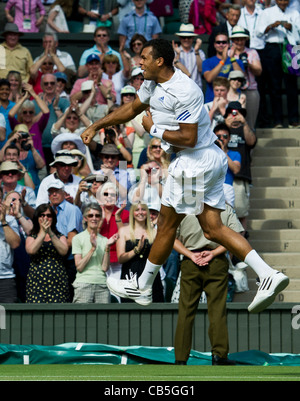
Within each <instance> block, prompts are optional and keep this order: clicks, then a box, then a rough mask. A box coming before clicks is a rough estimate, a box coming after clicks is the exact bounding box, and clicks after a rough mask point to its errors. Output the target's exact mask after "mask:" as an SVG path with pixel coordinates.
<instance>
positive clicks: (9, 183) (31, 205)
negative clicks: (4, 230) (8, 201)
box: [0, 161, 36, 219]
mask: <svg viewBox="0 0 300 401" xmlns="http://www.w3.org/2000/svg"><path fill="white" fill-rule="evenodd" d="M22 176H23V172H22V170H21V169H20V167H19V165H18V164H17V163H15V162H11V161H4V162H2V163H1V165H0V180H2V191H3V195H4V196H5V195H6V194H7V193H8V192H11V191H16V192H18V193H20V194H21V198H22V207H23V211H24V214H25V215H26V216H27V217H29V218H30V219H31V218H32V217H33V214H34V210H35V208H36V196H35V193H34V190H33V189H32V188H29V187H26V186H24V185H20V184H18V181H19V180H20V179H21V177H22Z"/></svg>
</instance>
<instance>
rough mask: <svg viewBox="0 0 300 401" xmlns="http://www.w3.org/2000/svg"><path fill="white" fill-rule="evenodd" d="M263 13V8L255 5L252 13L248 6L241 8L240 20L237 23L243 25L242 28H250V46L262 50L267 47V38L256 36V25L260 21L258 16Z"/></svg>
mask: <svg viewBox="0 0 300 401" xmlns="http://www.w3.org/2000/svg"><path fill="white" fill-rule="evenodd" d="M261 13H262V9H261V8H259V7H257V6H255V9H254V11H253V13H252V14H250V13H249V11H248V10H247V8H246V7H243V8H242V9H241V16H240V19H239V20H238V23H237V25H238V26H241V27H242V28H245V29H248V31H249V32H250V46H249V47H250V48H251V49H256V50H260V49H263V48H264V47H265V40H264V37H261V38H259V37H257V36H256V32H255V31H256V27H257V23H258V17H259V15H260V14H261Z"/></svg>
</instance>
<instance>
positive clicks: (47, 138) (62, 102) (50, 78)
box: [34, 74, 70, 172]
mask: <svg viewBox="0 0 300 401" xmlns="http://www.w3.org/2000/svg"><path fill="white" fill-rule="evenodd" d="M56 85H57V81H56V76H55V75H54V74H44V75H43V76H42V80H41V87H42V89H43V92H42V93H40V94H39V97H40V98H41V99H42V100H43V101H44V102H45V103H46V105H47V106H48V108H49V110H50V115H49V119H48V123H47V125H46V128H45V129H44V132H43V140H42V146H43V152H44V155H45V159H46V165H47V169H48V168H49V165H50V163H52V162H53V155H52V152H51V143H52V140H53V137H52V135H51V128H52V125H53V124H54V123H55V122H56V121H57V119H58V118H59V117H61V115H62V114H63V113H64V112H65V111H66V109H67V108H68V107H69V106H70V102H69V100H68V99H65V98H61V97H59V95H58V94H57V91H56ZM34 104H35V111H36V113H39V112H40V110H41V109H40V106H39V104H38V101H37V100H36V99H35V100H34ZM48 172H49V170H48Z"/></svg>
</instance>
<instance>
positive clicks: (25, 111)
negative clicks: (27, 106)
mask: <svg viewBox="0 0 300 401" xmlns="http://www.w3.org/2000/svg"><path fill="white" fill-rule="evenodd" d="M33 113H34V111H33V110H24V111H22V114H33Z"/></svg>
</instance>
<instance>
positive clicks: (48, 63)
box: [43, 62, 53, 65]
mask: <svg viewBox="0 0 300 401" xmlns="http://www.w3.org/2000/svg"><path fill="white" fill-rule="evenodd" d="M43 65H53V63H51V62H49V63H47V62H45V63H43Z"/></svg>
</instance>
